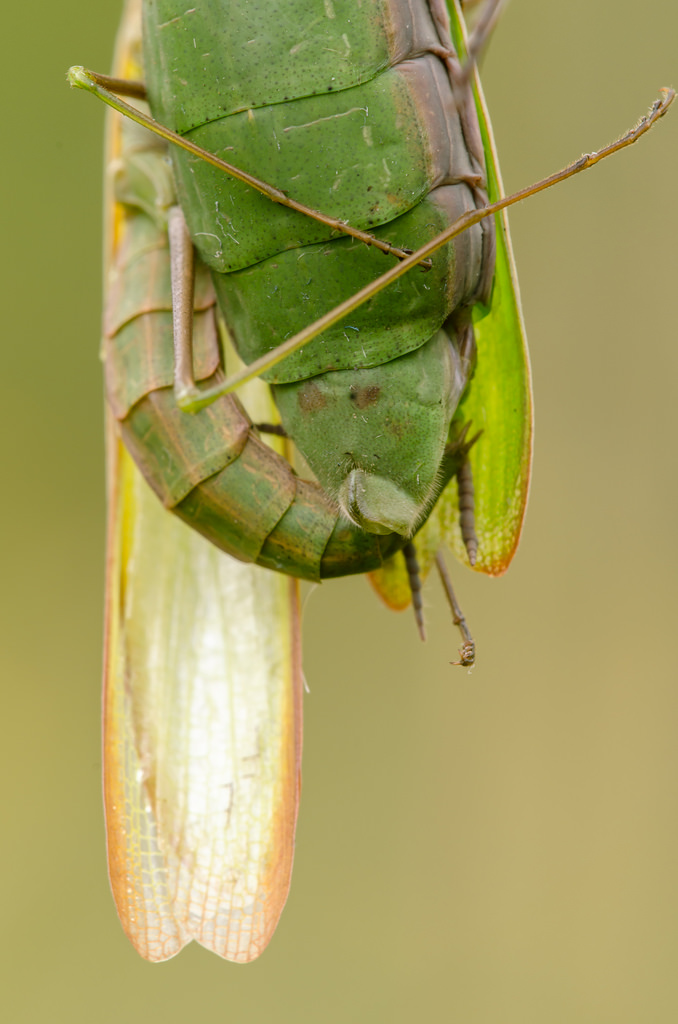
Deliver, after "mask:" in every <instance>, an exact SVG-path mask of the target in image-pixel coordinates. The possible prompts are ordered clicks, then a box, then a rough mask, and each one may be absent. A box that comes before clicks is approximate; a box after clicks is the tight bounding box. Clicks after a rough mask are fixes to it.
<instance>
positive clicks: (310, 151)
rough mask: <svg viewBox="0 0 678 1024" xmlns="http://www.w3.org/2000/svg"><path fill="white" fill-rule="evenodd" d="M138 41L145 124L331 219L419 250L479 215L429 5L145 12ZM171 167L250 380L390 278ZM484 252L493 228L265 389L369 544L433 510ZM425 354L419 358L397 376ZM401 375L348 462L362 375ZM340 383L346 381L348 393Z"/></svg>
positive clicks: (454, 79)
mask: <svg viewBox="0 0 678 1024" xmlns="http://www.w3.org/2000/svg"><path fill="white" fill-rule="evenodd" d="M271 24H273V25H274V27H273V28H270V27H269V26H270V25H271ZM144 34H145V54H146V65H147V81H148V92H149V99H150V103H151V108H152V110H153V113H154V115H155V116H156V118H158V119H159V120H161V121H163V122H164V123H165V124H167V125H168V126H169V127H172V128H174V129H176V130H177V131H179V132H180V133H181V134H184V135H186V136H188V137H190V139H191V141H192V142H194V143H197V144H198V145H200V146H202V147H203V148H204V149H207V150H209V151H210V152H211V153H214V154H215V155H217V156H221V157H223V158H225V159H227V160H228V161H229V162H231V163H234V164H235V165H237V166H238V167H239V168H240V169H241V170H244V171H246V172H250V173H254V174H256V175H257V176H258V177H260V178H261V177H263V178H265V179H267V180H268V181H270V182H272V183H274V184H275V186H276V188H278V189H279V190H282V191H284V192H286V193H289V194H290V195H292V196H293V197H294V199H295V200H297V201H299V202H302V203H305V204H306V205H307V206H309V207H312V208H313V209H316V210H320V211H321V212H322V213H323V214H325V215H328V216H331V217H334V218H337V219H338V220H340V221H343V222H346V223H350V224H351V226H352V227H354V228H360V229H369V230H370V231H375V232H378V233H379V235H380V236H381V237H382V239H383V240H384V241H386V242H388V243H390V244H391V245H396V246H398V247H400V248H401V249H410V250H411V249H416V248H418V247H420V246H421V245H423V244H424V243H426V242H427V241H429V240H431V239H432V238H433V237H434V236H436V235H437V234H439V233H440V232H441V231H442V230H444V228H445V227H447V226H448V225H449V224H450V223H452V222H453V221H455V220H456V219H457V218H459V217H460V216H462V215H463V214H464V213H467V212H468V211H471V210H473V209H474V208H476V207H477V206H480V205H483V204H484V203H485V201H486V193H485V168H484V160H483V153H482V146H481V143H480V135H479V130H478V125H477V121H476V116H475V112H474V108H473V104H472V100H471V95H470V91H469V89H468V86H467V84H464V83H463V81H462V79H463V75H462V73H461V68H460V64H459V61H458V60H457V57H456V55H455V53H454V49H453V45H452V40H451V36H450V32H449V24H448V20H447V12H446V9H445V7H444V5H443V4H442V3H441V2H440V0H419V2H417V3H415V4H413V3H401V2H399V0H383V2H374V3H370V4H367V3H365V4H358V5H347V4H334V3H333V2H332V0H327V2H326V3H324V4H323V5H322V6H321V5H320V4H318V3H317V0H295V2H293V3H292V2H291V3H289V4H288V5H286V6H284V7H282V8H280V7H278V8H273V9H271V7H270V4H269V3H268V2H264V0H250V2H249V3H246V4H244V3H243V4H238V3H235V4H233V3H225V2H214V3H211V4H205V5H201V8H200V9H198V8H188V9H186V8H185V7H183V6H182V5H179V4H178V3H177V2H176V0H155V2H152V0H149V2H148V3H147V5H146V13H145V25H144ZM243 83H247V85H246V86H245V85H243ZM173 160H174V167H175V175H176V181H177V188H178V195H179V200H180V202H181V206H182V209H183V211H184V215H185V217H186V220H187V223H188V226H189V230H190V233H191V237H192V239H193V243H194V245H195V247H196V249H197V251H198V252H199V254H200V256H201V257H202V259H203V260H204V261H205V263H206V264H207V265H208V266H209V267H210V268H211V270H212V272H213V279H214V285H215V290H216V293H217V298H218V302H219V306H220V309H221V312H222V314H223V316H224V319H225V321H226V324H227V326H228V328H229V332H230V334H231V336H232V337H233V340H234V342H235V345H236V348H237V349H238V352H239V354H240V355H241V357H242V358H243V359H244V360H245V362H248V363H249V362H251V361H252V360H253V359H255V358H257V357H259V356H262V355H264V354H265V353H267V352H270V351H271V350H272V349H274V348H275V347H276V346H277V345H279V344H280V343H282V342H283V341H284V340H286V339H287V338H289V337H290V336H292V335H293V334H295V333H296V332H298V331H299V330H301V329H302V328H303V327H304V326H305V325H306V324H308V323H309V322H310V321H312V320H314V319H317V318H318V317H319V316H321V315H322V314H323V313H325V312H327V311H328V310H329V309H331V308H332V307H333V306H335V305H338V304H339V303H340V302H342V301H343V300H344V299H346V298H348V297H349V296H351V295H352V294H354V293H355V292H357V291H358V290H359V289H360V288H362V287H363V286H364V285H366V284H368V283H369V282H371V281H372V280H374V278H376V277H378V276H379V273H380V272H381V271H382V270H383V269H385V266H384V260H383V258H382V255H381V253H380V252H379V251H377V250H376V249H374V248H372V247H367V246H365V245H363V243H362V242H356V241H355V240H353V239H352V238H347V237H345V236H342V237H337V236H338V235H340V234H341V233H340V232H339V231H338V230H336V229H335V228H332V227H328V226H326V225H324V224H318V223H317V222H316V221H314V220H311V219H309V218H307V217H304V216H302V215H301V214H300V213H298V212H296V211H290V210H288V209H283V208H281V207H279V206H278V205H276V204H272V203H271V202H270V200H269V199H267V198H264V197H262V196H261V195H260V194H259V193H257V192H255V191H254V190H253V189H252V188H251V187H250V186H249V185H247V184H243V183H242V182H239V181H232V180H231V179H228V178H225V177H224V176H223V175H222V174H221V173H219V172H218V171H215V170H214V168H213V167H212V166H211V165H208V164H206V163H205V162H204V161H202V160H200V159H199V158H196V157H194V156H191V155H187V154H186V153H185V152H181V153H176V154H173ZM493 244H494V243H493V234H492V227H491V226H490V225H489V223H487V222H485V223H483V224H481V225H477V226H476V227H474V228H471V229H470V230H468V231H466V232H465V233H464V234H463V235H461V236H460V237H459V238H457V239H456V240H455V242H454V243H449V244H448V245H446V246H445V247H443V248H442V249H441V250H440V251H439V252H438V253H437V254H436V257H435V258H434V260H433V267H432V269H430V271H429V272H428V273H426V274H425V275H424V274H422V273H421V272H419V273H411V274H409V275H408V276H406V277H404V278H402V279H400V280H399V281H397V282H396V283H394V284H392V285H391V286H389V287H388V288H386V289H384V291H383V292H382V293H381V294H379V295H377V296H376V297H375V298H373V299H372V300H371V301H370V302H368V303H366V304H365V305H364V306H363V307H361V308H359V309H358V310H357V311H356V312H355V313H353V314H351V315H350V316H349V317H348V318H345V319H344V320H342V321H341V322H339V323H338V324H337V325H335V326H334V327H332V328H328V329H327V330H325V331H323V332H322V333H321V334H320V335H319V336H318V337H317V338H316V339H315V340H314V341H312V342H310V343H309V344H308V345H306V346H305V347H304V348H303V349H300V350H299V351H298V352H296V353H295V354H294V355H292V356H290V357H288V358H287V359H285V360H283V361H282V362H280V363H278V365H276V366H274V367H273V368H272V369H269V370H268V371H266V372H265V373H264V374H263V375H262V376H263V378H264V380H266V381H268V382H269V383H271V384H273V385H276V388H277V390H276V392H275V397H276V402H277V404H278V407H279V409H280V412H281V416H282V420H283V424H284V426H285V427H287V429H288V431H289V432H290V433H291V436H292V437H293V439H294V440H295V442H296V444H297V446H298V447H299V448H300V450H301V451H302V453H303V454H304V455H305V456H306V458H307V459H308V461H309V464H310V465H311V468H312V469H313V470H314V472H315V473H316V475H317V477H318V479H319V480H320V482H321V483H322V484H323V486H324V487H325V488H326V489H327V490H328V492H329V494H330V496H331V497H332V499H333V500H334V501H335V502H336V503H337V504H338V506H339V507H340V508H341V510H342V512H343V514H344V515H345V516H346V517H348V518H349V519H351V520H352V521H353V522H354V523H355V524H357V525H360V526H361V527H363V528H364V529H366V530H368V531H373V532H376V533H382V534H383V533H388V532H391V531H394V532H397V533H400V534H402V535H405V536H411V535H412V533H413V532H414V531H415V530H416V529H417V527H418V525H420V524H421V522H422V521H423V520H424V519H425V517H426V515H427V514H428V513H429V511H430V509H431V507H432V504H433V501H434V500H435V496H436V495H437V493H439V488H438V481H439V478H440V472H439V471H440V466H441V464H442V462H443V460H444V458H445V449H446V445H447V440H448V435H449V430H450V424H451V420H452V418H453V416H454V413H455V410H456V407H457V405H458V403H459V401H460V399H461V397H462V394H463V392H464V390H465V388H466V385H467V383H468V380H469V378H470V373H471V371H472V366H473V334H472V330H471V328H470V321H471V313H470V311H471V308H472V307H473V305H474V304H475V303H476V302H478V301H481V300H487V298H488V295H489V288H490V283H491V277H492V272H493ZM441 327H444V328H445V330H446V332H447V337H448V338H449V342H450V350H449V352H448V353H447V354H445V353H443V355H442V364H443V365H442V368H441V365H440V362H439V355H440V352H441V351H442V349H440V346H436V345H435V344H434V343H433V339H434V338H435V336H436V334H437V332H438V331H439V330H440V328H441ZM443 347H444V346H443ZM419 350H421V351H422V353H425V357H424V358H421V359H420V358H419V357H417V358H415V359H414V360H411V359H410V360H409V361H406V362H402V360H404V359H406V357H408V356H411V355H412V354H413V353H415V352H417V351H419ZM448 356H449V359H448ZM399 360H401V362H398V373H399V377H400V383H399V385H398V389H397V395H398V398H396V394H395V390H394V394H393V395H392V396H391V395H390V394H389V387H388V372H389V371H386V372H385V375H384V386H383V387H381V386H379V387H378V389H377V392H376V395H377V398H376V399H375V402H374V403H373V406H374V408H372V410H371V413H370V414H368V413H367V412H366V411H364V410H363V413H362V415H361V417H360V418H361V420H362V421H363V423H364V426H362V425H361V427H360V432H359V434H358V436H357V438H356V440H355V441H352V442H351V443H350V444H348V442H347V443H346V444H344V442H343V441H342V440H341V439H342V438H343V437H344V436H345V435H348V434H350V433H351V429H350V428H351V427H352V426H353V422H352V421H353V420H354V419H355V417H356V413H355V411H354V409H353V407H352V406H351V402H350V399H351V397H352V395H353V393H354V392H361V393H365V389H366V388H367V387H369V388H370V389H372V390H373V391H374V385H373V383H371V380H372V378H371V376H370V383H369V385H368V384H366V382H365V372H364V371H367V370H370V369H372V368H374V367H377V366H382V365H387V366H389V367H390V366H395V364H396V362H397V361H399ZM448 363H449V365H448ZM337 371H349V372H350V374H351V375H352V376H350V377H346V378H342V379H341V380H340V379H339V378H338V377H337V376H336V372H337ZM323 375H326V380H325V381H321V382H320V383H322V389H324V399H323V402H324V405H323V409H324V412H325V413H326V415H325V416H324V417H323V419H322V420H321V419H319V418H318V417H316V416H315V415H311V414H310V413H309V411H308V407H307V404H304V403H305V401H306V395H305V393H303V392H302V391H297V390H293V391H292V392H291V393H290V391H289V389H287V390H285V387H284V386H286V385H293V384H295V383H296V382H299V381H305V380H309V379H316V378H322V377H323ZM422 376H423V378H424V379H426V380H428V381H432V382H434V384H435V388H436V389H437V390H436V392H435V393H433V392H432V391H431V389H430V388H428V389H425V390H426V392H427V393H426V396H425V397H424V399H423V400H422V404H421V406H420V408H421V415H419V413H418V410H417V402H418V401H419V398H418V389H419V387H420V381H421V379H422ZM408 381H409V383H408ZM281 388H282V390H280V389H281ZM401 394H404V395H405V396H406V402H405V404H406V405H407V413H406V415H405V416H404V417H402V416H401V415H400V409H401V408H402V403H401V402H400V404H399V401H400V399H399V396H400V395H401ZM409 396H413V397H414V399H415V401H414V403H413V404H412V403H410V402H409V400H408V399H409ZM377 405H378V408H377ZM410 406H411V407H410ZM426 406H427V407H428V410H427V408H425V407H426ZM431 410H433V411H434V413H435V415H433V416H432V417H430V416H428V413H430V412H431ZM412 417H414V419H413V418H412ZM429 421H430V422H429ZM413 423H414V424H417V425H418V426H419V427H421V428H422V429H421V432H420V433H421V437H420V441H418V442H417V445H418V447H417V451H416V452H415V453H414V458H411V459H410V460H409V462H408V463H407V464H405V463H404V462H403V461H402V460H400V458H399V455H398V452H397V451H394V449H393V445H394V443H395V440H396V439H397V437H399V436H403V435H404V434H407V435H411V434H412V425H413ZM319 431H323V432H325V433H331V434H332V435H334V436H336V437H338V438H339V454H338V456H335V455H333V454H331V452H327V453H325V452H323V451H321V452H320V453H319V454H318V453H317V446H316V445H315V444H314V439H315V438H316V437H317V434H318V432H319ZM389 433H390V435H391V436H390V438H389V443H388V444H383V443H382V444H380V443H379V442H380V439H383V438H384V437H385V436H386V435H387V434H389Z"/></svg>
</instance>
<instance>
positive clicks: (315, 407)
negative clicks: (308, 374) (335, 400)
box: [297, 381, 327, 413]
mask: <svg viewBox="0 0 678 1024" xmlns="http://www.w3.org/2000/svg"><path fill="white" fill-rule="evenodd" d="M297 401H298V402H299V408H300V409H301V411H302V412H303V413H313V412H320V410H321V409H324V408H325V406H326V405H327V399H326V397H325V395H324V394H323V393H322V391H321V390H320V388H319V387H318V385H317V384H314V383H313V381H308V382H307V383H306V384H304V385H303V387H301V388H299V393H298V395H297Z"/></svg>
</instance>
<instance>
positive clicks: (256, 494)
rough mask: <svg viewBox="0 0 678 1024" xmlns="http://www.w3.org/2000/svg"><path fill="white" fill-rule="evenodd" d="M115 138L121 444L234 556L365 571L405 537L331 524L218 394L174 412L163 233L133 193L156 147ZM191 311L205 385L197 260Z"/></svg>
mask: <svg viewBox="0 0 678 1024" xmlns="http://www.w3.org/2000/svg"><path fill="white" fill-rule="evenodd" d="M124 134H127V136H128V137H130V138H131V139H132V140H133V145H132V147H131V148H132V151H133V152H132V156H131V157H130V154H129V153H125V152H124V151H123V158H122V160H121V161H120V162H119V164H118V167H117V184H118V189H117V190H118V193H119V196H122V197H124V198H125V203H124V205H123V206H121V211H122V212H121V217H122V222H121V230H120V232H119V235H120V243H119V245H118V247H117V250H116V254H115V262H114V265H113V267H112V270H111V278H110V281H109V287H108V297H107V307H106V315H105V324H104V336H105V337H104V360H105V370H106V389H107V394H108V400H109V403H110V405H111V408H112V410H113V412H114V415H115V417H116V419H117V420H118V423H119V425H120V431H121V434H122V437H123V440H124V442H125V445H126V447H127V448H128V450H129V451H130V453H131V454H132V456H133V458H134V460H135V462H136V463H137V465H138V466H139V468H140V469H141V471H142V473H143V475H144V477H145V478H146V480H147V481H148V483H149V484H150V486H151V487H152V488H153V490H154V491H155V493H156V494H157V495H158V497H159V498H160V499H161V501H162V502H163V504H164V505H165V506H166V507H167V508H168V509H170V510H171V511H173V512H174V513H176V514H177V515H179V516H180V517H181V518H182V519H184V520H185V521H186V522H187V523H188V524H189V525H190V526H192V527H193V528H194V529H197V530H198V531H199V532H200V533H202V534H203V535H204V536H205V537H207V538H208V539H209V540H211V541H212V542H213V543H214V544H216V545H217V547H219V548H221V549H222V550H224V551H226V552H227V553H228V554H230V555H233V556H234V557H236V558H239V559H240V560H242V561H249V562H257V563H258V564H260V565H263V566H266V567H268V568H271V569H277V570H279V571H282V572H285V573H287V574H289V575H291V576H299V577H302V578H305V579H312V580H318V579H320V578H322V577H329V576H341V575H348V574H351V573H358V572H367V571H369V570H371V569H373V568H376V567H377V566H379V565H381V564H382V562H383V560H384V558H386V557H388V555H390V554H392V553H393V552H394V551H396V550H397V549H398V548H399V547H401V546H402V544H403V543H404V539H403V538H399V537H396V536H387V537H378V536H373V535H371V534H367V533H364V532H363V531H362V530H359V529H358V528H356V527H354V526H352V525H351V524H349V523H346V522H344V521H341V520H339V519H338V515H337V512H336V509H335V508H334V506H333V505H332V503H331V502H330V500H329V499H328V498H327V496H326V495H325V493H324V492H323V491H322V489H321V488H320V487H319V486H318V485H317V484H315V483H311V482H308V481H305V480H302V479H300V478H299V477H297V476H296V474H295V473H294V472H293V471H292V469H291V467H290V466H289V464H288V463H287V462H286V461H285V460H284V459H283V458H281V457H280V456H279V455H277V454H276V453H275V452H274V451H273V450H272V449H271V448H270V447H269V446H268V445H266V444H264V442H263V441H262V440H261V439H260V438H259V436H258V434H257V432H256V430H255V429H254V428H253V427H252V423H251V420H250V419H249V417H248V415H247V413H246V412H245V411H244V409H243V407H242V405H241V404H240V402H239V401H238V400H237V399H236V398H232V397H230V396H227V397H224V398H221V399H219V400H218V401H216V402H215V403H214V404H213V405H211V406H209V407H208V408H206V409H204V410H202V411H201V412H199V413H197V414H196V415H189V414H187V413H184V412H181V410H180V409H179V408H178V406H177V405H176V401H175V398H174V391H173V386H172V385H173V372H174V351H173V341H172V295H171V283H170V265H169V249H168V242H167V234H166V231H164V230H163V228H162V226H161V221H160V222H158V221H156V220H155V219H154V218H153V217H152V216H150V214H149V212H146V210H152V209H153V202H151V203H150V204H149V203H148V202H146V201H145V199H144V197H143V196H142V195H140V194H139V191H138V179H139V171H140V170H142V171H143V174H142V175H141V177H142V178H143V179H145V180H146V181H153V182H156V183H157V182H159V181H162V180H163V166H164V151H163V150H162V149H161V148H158V147H157V146H156V145H155V144H154V143H152V142H149V143H148V145H147V148H146V149H140V147H139V145H138V142H137V134H136V130H135V128H134V126H125V129H124ZM126 159H128V161H129V162H128V163H126V162H125V161H126ZM130 168H132V170H130ZM166 198H167V196H165V199H166ZM170 198H171V196H170ZM144 207H146V209H144ZM194 305H195V314H194V368H195V374H196V379H197V380H199V381H211V380H214V379H216V378H218V377H219V375H220V374H221V372H222V371H221V350H220V341H219V336H218V332H217V324H216V305H215V297H214V291H213V289H212V285H211V281H210V277H209V273H208V272H207V270H206V268H205V267H204V265H202V264H201V263H200V262H199V261H198V262H197V271H196V289H195V302H194Z"/></svg>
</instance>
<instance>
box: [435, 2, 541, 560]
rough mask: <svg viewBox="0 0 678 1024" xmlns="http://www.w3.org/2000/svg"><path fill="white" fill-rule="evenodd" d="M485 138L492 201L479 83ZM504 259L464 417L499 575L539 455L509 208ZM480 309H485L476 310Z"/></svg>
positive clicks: (460, 33) (493, 174)
mask: <svg viewBox="0 0 678 1024" xmlns="http://www.w3.org/2000/svg"><path fill="white" fill-rule="evenodd" d="M448 8H449V11H450V19H451V29H452V38H453V40H454V43H455V46H456V48H457V51H458V52H459V53H465V50H466V45H465V37H464V29H463V22H462V20H461V15H460V11H459V5H458V3H457V0H448ZM474 92H475V97H476V106H477V110H478V120H479V122H480V130H481V133H482V137H483V145H484V149H485V159H486V161H487V175H488V185H489V189H488V191H489V198H490V202H493V201H494V200H495V199H498V198H499V197H500V196H501V195H502V194H503V190H502V184H501V177H500V173H499V165H498V162H497V157H496V152H495V147H494V140H493V138H492V129H491V127H490V120H489V117H488V115H487V110H486V107H485V100H484V97H483V94H482V90H481V88H480V85H479V83H478V82H477V81H476V84H475V86H474ZM495 219H496V227H497V257H496V269H495V277H494V286H493V289H492V298H491V303H490V308H489V311H488V312H487V313H486V314H485V315H484V316H483V315H482V311H480V310H478V311H479V313H480V315H479V317H478V319H477V321H476V322H475V335H476V343H477V346H478V362H477V368H476V372H475V375H474V377H473V380H472V382H471V386H470V388H469V390H468V392H467V395H466V397H465V398H464V400H463V402H462V404H461V408H460V411H459V413H458V416H457V422H458V423H460V424H461V423H465V422H467V421H469V420H470V421H471V432H472V433H476V432H477V431H478V430H482V431H483V433H482V435H481V437H480V438H479V440H478V442H477V443H476V444H475V445H474V446H473V448H472V449H471V453H470V459H471V465H472V468H473V480H474V485H475V498H476V532H477V534H478V541H479V545H478V559H477V562H476V565H475V567H474V568H475V569H477V570H478V571H479V572H485V573H488V574H489V575H491V576H497V575H500V574H501V573H503V572H505V571H506V569H508V567H509V564H510V562H511V559H512V557H513V554H514V552H515V550H516V547H517V546H518V541H519V539H520V531H521V528H522V522H523V517H524V514H525V506H526V504H527V493H528V487H529V478H530V463H531V456H532V390H531V385H530V364H529V357H528V352H527V343H526V340H525V328H524V325H523V317H522V311H521V308H520V294H519V291H518V281H517V278H516V271H515V266H514V263H513V253H512V251H511V241H510V237H509V230H508V220H507V217H506V213H500V214H497V215H496V218H495ZM477 309H478V307H477ZM432 518H434V519H436V520H438V522H439V523H440V525H441V527H442V531H443V536H445V537H446V539H447V542H448V544H449V545H450V546H451V547H452V549H453V551H454V553H455V555H456V556H457V558H459V559H460V560H461V561H464V562H466V563H467V564H468V557H467V555H466V550H465V547H464V544H463V542H462V539H461V532H460V529H459V514H458V507H457V490H456V486H455V485H454V483H453V484H451V485H450V486H448V488H447V489H446V491H445V493H444V494H443V496H442V498H441V499H440V501H439V502H438V504H437V506H436V508H435V510H434V513H433V517H432Z"/></svg>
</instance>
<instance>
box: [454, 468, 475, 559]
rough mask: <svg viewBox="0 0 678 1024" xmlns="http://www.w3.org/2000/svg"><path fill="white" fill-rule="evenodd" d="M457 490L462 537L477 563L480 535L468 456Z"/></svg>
mask: <svg viewBox="0 0 678 1024" xmlns="http://www.w3.org/2000/svg"><path fill="white" fill-rule="evenodd" d="M457 490H458V492H459V525H460V527H461V539H462V540H463V542H464V547H465V548H466V551H467V554H468V560H469V562H470V563H471V565H475V564H476V558H477V556H478V537H477V535H476V514H475V513H476V502H475V492H474V489H473V471H472V469H471V463H470V461H469V458H468V456H465V457H464V461H463V462H462V464H461V466H460V467H459V470H458V472H457Z"/></svg>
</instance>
